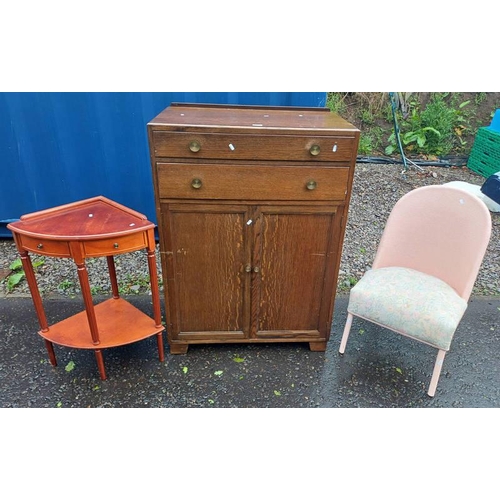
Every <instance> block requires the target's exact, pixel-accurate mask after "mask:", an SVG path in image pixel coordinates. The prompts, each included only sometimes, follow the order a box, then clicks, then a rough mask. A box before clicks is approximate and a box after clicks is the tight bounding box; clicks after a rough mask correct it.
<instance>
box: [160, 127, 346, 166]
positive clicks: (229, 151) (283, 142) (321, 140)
mask: <svg viewBox="0 0 500 500" xmlns="http://www.w3.org/2000/svg"><path fill="white" fill-rule="evenodd" d="M152 140H153V149H154V154H155V156H157V157H163V158H187V159H196V158H202V159H213V160H215V159H226V160H286V161H329V162H332V161H342V162H346V161H350V160H351V159H352V158H353V156H355V151H354V147H355V139H354V137H346V136H321V135H317V136H301V135H262V134H261V135H257V134H237V133H234V134H230V133H227V134H207V133H200V132H164V131H153V133H152Z"/></svg>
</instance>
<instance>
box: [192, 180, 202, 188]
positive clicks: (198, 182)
mask: <svg viewBox="0 0 500 500" xmlns="http://www.w3.org/2000/svg"><path fill="white" fill-rule="evenodd" d="M201 184H202V183H201V179H193V180H192V181H191V186H193V188H194V189H200V188H201Z"/></svg>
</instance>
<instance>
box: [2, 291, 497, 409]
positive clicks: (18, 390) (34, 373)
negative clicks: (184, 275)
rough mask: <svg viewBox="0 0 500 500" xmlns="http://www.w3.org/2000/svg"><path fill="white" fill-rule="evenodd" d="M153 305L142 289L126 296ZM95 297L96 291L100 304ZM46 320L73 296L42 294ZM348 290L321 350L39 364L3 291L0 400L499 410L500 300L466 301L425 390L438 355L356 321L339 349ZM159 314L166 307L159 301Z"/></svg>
mask: <svg viewBox="0 0 500 500" xmlns="http://www.w3.org/2000/svg"><path fill="white" fill-rule="evenodd" d="M127 299H128V300H130V302H131V303H133V304H134V305H135V306H136V307H138V308H139V309H141V310H142V311H144V312H145V313H150V311H151V300H150V297H149V296H148V295H137V296H127ZM98 300H99V299H98V298H96V299H95V301H96V302H97V301H98ZM44 306H45V310H46V313H47V317H48V320H49V324H51V323H54V322H56V321H60V320H62V319H64V318H66V317H68V316H70V315H72V314H74V313H76V312H79V311H81V310H82V308H83V306H82V302H81V300H79V298H78V297H77V298H74V299H71V298H65V297H62V296H61V297H57V298H50V299H44ZM346 309H347V296H337V299H336V304H335V311H334V321H333V325H332V334H331V337H330V341H329V342H328V347H327V350H326V352H312V351H310V350H309V345H308V344H307V343H280V344H272V343H269V344H259V345H256V344H217V345H213V344H212V345H191V346H190V347H189V349H188V352H187V354H183V355H171V354H170V353H169V350H168V344H167V342H166V339H165V361H164V362H160V361H159V360H158V352H157V347H156V340H155V337H154V336H153V337H151V338H149V339H146V340H142V341H139V342H136V343H134V344H130V345H126V346H122V347H118V348H114V349H107V350H104V351H103V352H104V362H105V366H106V372H107V377H108V378H107V380H105V381H103V380H101V379H100V377H99V372H98V369H97V364H96V359H95V356H94V353H93V352H92V351H88V350H79V349H70V348H66V347H61V346H55V353H56V357H57V361H58V366H56V367H53V366H52V365H51V364H50V363H49V360H48V356H47V352H46V349H45V344H44V342H43V339H42V338H41V337H40V336H39V335H38V333H37V332H38V330H39V325H38V321H37V318H36V314H35V311H34V308H33V303H32V301H31V298H30V297H25V296H23V297H16V296H6V297H2V298H0V332H1V335H2V341H1V343H0V379H1V381H2V390H1V392H0V407H2V408H110V407H111V408H499V407H500V297H472V298H471V300H470V303H469V307H468V309H467V311H466V312H465V315H464V317H463V319H462V322H461V323H460V325H459V327H458V329H457V331H456V333H455V337H454V339H453V342H452V345H451V350H450V352H449V353H448V354H447V356H446V357H445V360H444V365H443V370H442V373H441V378H440V380H439V384H438V387H437V391H436V395H435V397H434V398H431V397H429V396H428V395H427V388H428V385H429V382H430V377H431V374H432V369H433V366H434V361H435V356H436V353H437V351H436V350H435V349H433V348H431V347H429V346H426V345H424V344H421V343H418V342H415V341H412V340H411V339H408V338H405V337H402V336H400V335H397V334H394V333H393V332H390V331H389V330H385V329H383V328H380V327H378V326H376V325H374V324H372V323H368V322H365V321H362V320H360V319H356V318H355V319H354V323H353V327H352V329H351V335H350V338H349V342H348V344H347V349H346V352H345V354H344V355H340V354H339V353H338V348H339V344H340V338H341V335H342V330H343V326H344V323H345V320H346V314H347V311H346ZM162 310H163V303H162Z"/></svg>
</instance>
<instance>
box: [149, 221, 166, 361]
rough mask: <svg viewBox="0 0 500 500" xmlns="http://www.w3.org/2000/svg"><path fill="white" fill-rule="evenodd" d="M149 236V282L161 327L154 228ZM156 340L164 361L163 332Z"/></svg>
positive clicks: (156, 317) (154, 313)
mask: <svg viewBox="0 0 500 500" xmlns="http://www.w3.org/2000/svg"><path fill="white" fill-rule="evenodd" d="M147 238H148V248H147V254H148V269H149V282H150V284H151V298H152V299H153V316H154V320H155V326H156V327H157V328H159V327H161V326H162V324H161V308H160V292H159V285H158V275H157V272H156V256H155V248H156V243H155V235H154V230H153V229H151V230H149V231H148V232H147ZM156 340H157V344H158V357H159V358H160V361H164V359H165V352H164V348H163V332H159V333H157V334H156Z"/></svg>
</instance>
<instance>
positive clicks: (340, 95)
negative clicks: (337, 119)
mask: <svg viewBox="0 0 500 500" xmlns="http://www.w3.org/2000/svg"><path fill="white" fill-rule="evenodd" d="M348 94H349V92H327V96H326V107H327V108H328V109H329V110H330V111H332V112H333V113H338V114H339V115H344V114H345V112H346V110H347V104H346V98H347V96H348Z"/></svg>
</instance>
